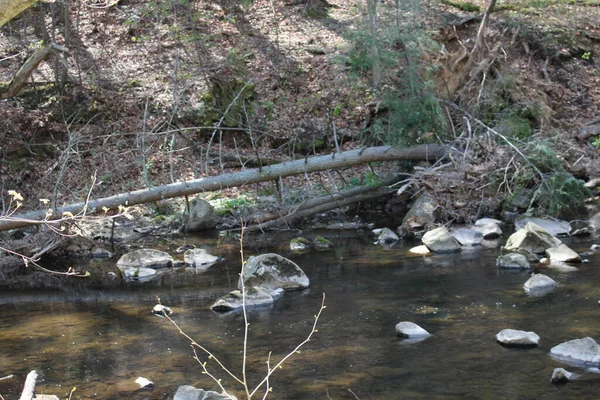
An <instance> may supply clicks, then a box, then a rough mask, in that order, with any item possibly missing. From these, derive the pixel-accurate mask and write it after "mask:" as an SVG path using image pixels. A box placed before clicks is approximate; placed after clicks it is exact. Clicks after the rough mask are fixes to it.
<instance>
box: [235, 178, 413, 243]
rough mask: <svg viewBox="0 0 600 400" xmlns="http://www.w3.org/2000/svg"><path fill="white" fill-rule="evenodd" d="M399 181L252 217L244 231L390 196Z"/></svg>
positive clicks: (365, 187) (368, 186)
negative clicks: (284, 210)
mask: <svg viewBox="0 0 600 400" xmlns="http://www.w3.org/2000/svg"><path fill="white" fill-rule="evenodd" d="M400 179H401V177H400V176H394V177H391V178H388V179H385V180H384V181H382V182H381V183H379V184H377V185H365V186H357V187H354V188H352V189H348V190H344V191H341V192H335V193H331V194H328V195H326V196H321V197H318V198H316V199H311V200H307V201H305V202H303V203H301V204H299V205H298V206H296V207H293V208H292V209H291V210H287V212H268V213H265V214H261V215H257V216H254V217H252V218H251V219H250V220H249V221H248V222H249V223H250V225H249V226H248V227H246V228H245V229H246V230H249V231H256V230H262V229H268V228H272V227H273V226H277V225H283V224H289V223H292V222H294V221H295V220H297V219H299V218H304V217H308V216H310V215H314V214H317V213H320V212H325V211H330V210H334V209H336V208H340V207H344V206H347V205H350V204H354V203H358V202H360V201H365V200H370V199H375V198H378V197H381V196H384V195H387V194H390V193H392V192H394V191H396V189H390V188H388V186H390V185H393V184H394V183H396V182H398V181H399V180H400Z"/></svg>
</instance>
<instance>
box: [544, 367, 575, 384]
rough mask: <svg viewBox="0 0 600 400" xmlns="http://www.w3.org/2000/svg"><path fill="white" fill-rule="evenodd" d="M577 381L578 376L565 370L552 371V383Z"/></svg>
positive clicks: (556, 369)
mask: <svg viewBox="0 0 600 400" xmlns="http://www.w3.org/2000/svg"><path fill="white" fill-rule="evenodd" d="M575 379H577V375H576V374H574V373H572V372H569V371H567V370H566V369H564V368H554V371H552V378H550V382H551V383H567V382H569V381H572V380H575Z"/></svg>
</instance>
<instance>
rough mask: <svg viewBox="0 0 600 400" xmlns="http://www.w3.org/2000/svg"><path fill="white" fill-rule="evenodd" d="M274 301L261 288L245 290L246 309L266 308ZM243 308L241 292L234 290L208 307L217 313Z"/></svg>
mask: <svg viewBox="0 0 600 400" xmlns="http://www.w3.org/2000/svg"><path fill="white" fill-rule="evenodd" d="M279 290H282V289H279ZM275 294H276V295H277V294H278V292H277V291H275ZM274 301H275V299H274V298H273V296H272V295H271V294H270V293H267V292H266V291H265V290H263V289H261V288H256V287H248V288H246V299H245V303H246V304H245V305H246V308H251V307H260V306H268V305H271V304H273V302H274ZM243 306H244V299H243V297H242V292H241V291H239V290H234V291H232V292H231V293H229V294H227V295H225V296H223V297H221V298H220V299H218V300H217V301H215V303H214V304H213V305H212V306H210V308H211V310H213V311H217V312H227V311H233V310H237V309H240V308H242V307H243Z"/></svg>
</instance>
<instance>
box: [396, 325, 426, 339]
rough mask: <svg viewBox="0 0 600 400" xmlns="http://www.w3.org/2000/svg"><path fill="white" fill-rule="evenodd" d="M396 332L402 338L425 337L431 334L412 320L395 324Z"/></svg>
mask: <svg viewBox="0 0 600 400" xmlns="http://www.w3.org/2000/svg"><path fill="white" fill-rule="evenodd" d="M396 334H397V335H398V336H401V337H404V338H409V339H410V338H426V337H428V336H431V334H430V333H429V332H427V331H426V330H425V329H423V328H421V327H420V326H419V325H417V324H415V323H414V322H409V321H403V322H399V323H397V324H396Z"/></svg>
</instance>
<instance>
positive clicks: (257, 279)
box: [238, 253, 310, 292]
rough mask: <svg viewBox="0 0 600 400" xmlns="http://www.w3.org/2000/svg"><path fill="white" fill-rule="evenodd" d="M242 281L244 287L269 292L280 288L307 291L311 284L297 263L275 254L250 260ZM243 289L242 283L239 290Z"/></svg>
mask: <svg viewBox="0 0 600 400" xmlns="http://www.w3.org/2000/svg"><path fill="white" fill-rule="evenodd" d="M241 279H243V280H244V286H246V287H249V286H254V287H261V288H263V289H265V290H266V291H267V292H271V291H273V290H275V289H279V288H282V289H284V290H297V289H305V288H307V287H308V286H309V284H310V281H309V279H308V277H307V276H306V274H305V273H304V271H302V269H301V268H300V267H299V266H298V265H297V264H296V263H295V262H293V261H291V260H289V259H287V258H285V257H282V256H280V255H279V254H275V253H268V254H261V255H259V256H256V257H250V258H248V260H247V261H246V265H245V266H244V271H243V276H241V277H240V280H241ZM241 287H242V285H241V281H240V282H238V288H240V289H241Z"/></svg>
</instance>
